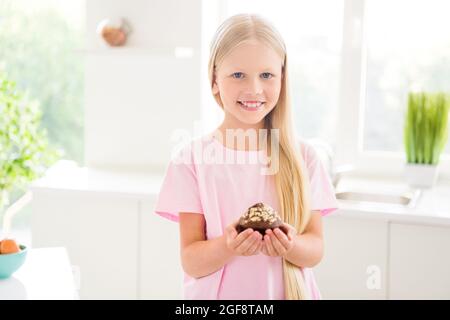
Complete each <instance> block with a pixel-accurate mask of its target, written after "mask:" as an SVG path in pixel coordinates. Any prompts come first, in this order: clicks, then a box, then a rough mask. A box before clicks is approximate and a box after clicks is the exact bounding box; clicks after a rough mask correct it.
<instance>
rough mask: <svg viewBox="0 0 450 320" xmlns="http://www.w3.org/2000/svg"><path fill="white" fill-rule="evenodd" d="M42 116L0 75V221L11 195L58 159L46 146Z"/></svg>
mask: <svg viewBox="0 0 450 320" xmlns="http://www.w3.org/2000/svg"><path fill="white" fill-rule="evenodd" d="M41 116H42V114H41V112H40V110H39V107H38V104H37V103H35V102H31V101H29V100H28V99H27V97H26V96H25V95H24V94H23V93H22V92H20V91H19V90H18V89H17V88H16V85H15V83H14V82H13V81H10V80H8V79H7V78H6V77H5V76H4V74H3V73H0V218H1V216H2V214H1V213H2V212H3V211H4V209H5V208H6V207H7V206H8V205H9V203H10V196H11V193H12V192H13V191H18V190H24V189H25V188H26V186H27V184H28V183H29V182H31V181H32V180H34V179H36V178H38V177H40V176H41V175H42V174H43V173H44V172H45V170H46V168H47V167H48V166H50V165H52V164H53V163H54V162H55V161H56V160H58V158H59V157H60V155H61V152H60V151H59V150H56V149H53V148H51V147H50V146H49V144H48V139H47V133H46V131H45V130H44V129H43V128H41V127H40V121H41ZM0 222H1V219H0Z"/></svg>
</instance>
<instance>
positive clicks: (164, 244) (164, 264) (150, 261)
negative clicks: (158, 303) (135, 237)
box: [139, 195, 183, 299]
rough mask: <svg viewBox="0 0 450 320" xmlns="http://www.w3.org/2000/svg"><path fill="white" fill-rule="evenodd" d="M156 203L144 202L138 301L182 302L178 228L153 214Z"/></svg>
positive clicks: (175, 224) (141, 219)
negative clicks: (161, 300) (171, 300)
mask: <svg viewBox="0 0 450 320" xmlns="http://www.w3.org/2000/svg"><path fill="white" fill-rule="evenodd" d="M155 201H156V195H155V196H154V199H145V200H143V201H141V203H142V206H141V215H140V228H139V230H140V231H139V232H140V239H141V241H140V262H139V265H140V275H141V277H140V281H139V297H140V298H141V299H182V298H183V292H182V289H183V269H182V267H181V261H180V245H179V226H178V223H174V222H172V221H169V220H167V219H164V218H162V217H160V216H158V215H156V214H155V213H154V212H153V210H154V205H155Z"/></svg>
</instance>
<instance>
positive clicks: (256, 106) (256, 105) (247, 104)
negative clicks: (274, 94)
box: [241, 102, 262, 108]
mask: <svg viewBox="0 0 450 320" xmlns="http://www.w3.org/2000/svg"><path fill="white" fill-rule="evenodd" d="M241 104H242V105H244V106H245V107H247V108H258V107H260V106H261V105H262V103H261V102H258V103H249V102H241Z"/></svg>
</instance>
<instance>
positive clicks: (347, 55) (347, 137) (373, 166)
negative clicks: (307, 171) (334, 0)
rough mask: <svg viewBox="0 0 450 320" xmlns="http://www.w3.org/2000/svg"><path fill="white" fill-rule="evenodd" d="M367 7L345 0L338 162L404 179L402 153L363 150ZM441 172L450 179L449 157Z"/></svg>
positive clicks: (360, 171) (361, 171) (441, 164)
mask: <svg viewBox="0 0 450 320" xmlns="http://www.w3.org/2000/svg"><path fill="white" fill-rule="evenodd" d="M365 8H366V0H344V19H343V21H344V26H343V35H342V52H341V66H340V82H339V97H340V99H339V104H338V110H339V111H338V117H339V121H337V125H336V131H337V132H336V136H337V139H336V141H337V142H336V146H335V148H336V160H335V163H336V164H337V165H342V164H353V166H354V168H355V169H354V170H355V173H356V174H361V175H367V176H389V177H392V178H401V177H402V176H403V171H404V170H403V169H404V166H405V164H406V155H405V154H404V153H403V152H389V151H367V150H366V151H364V148H363V143H364V130H363V129H364V121H365V118H364V114H365V112H364V111H365V107H366V103H365V99H366V92H367V89H366V72H367V39H366V33H365V28H364V26H365V17H366V15H365V13H366V12H365V10H366V9H365ZM346 114H351V115H352V117H346V116H345V115H346ZM355 119H356V120H357V121H354V120H355ZM439 172H440V175H441V178H444V179H450V155H447V154H442V155H441V157H440V162H439Z"/></svg>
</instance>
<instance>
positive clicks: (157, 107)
mask: <svg viewBox="0 0 450 320" xmlns="http://www.w3.org/2000/svg"><path fill="white" fill-rule="evenodd" d="M201 9H202V6H201V0H190V1H177V0H164V1H163V0H151V1H148V0H129V1H121V0H96V1H87V8H86V10H87V19H86V20H87V21H86V25H87V39H86V40H87V41H86V50H84V54H85V55H86V73H85V88H86V89H85V95H86V96H85V117H86V118H85V144H86V149H85V151H86V152H85V156H86V165H87V166H89V167H93V166H95V167H130V168H133V169H137V168H148V167H163V166H164V165H165V164H166V163H167V161H168V159H169V156H170V152H171V148H172V146H173V143H171V141H170V137H171V134H172V132H173V130H175V129H178V128H184V129H189V130H191V131H192V129H191V128H192V125H193V122H194V121H199V120H200V119H201V112H202V107H201V67H200V59H201V56H200V53H201ZM117 17H124V18H126V19H127V21H128V22H129V24H130V25H131V28H132V33H131V34H130V37H129V41H128V44H127V46H126V47H123V48H109V47H108V46H106V45H105V44H104V43H103V41H102V39H101V38H99V37H98V36H97V34H96V28H97V24H98V23H99V22H100V21H101V20H102V19H104V18H117ZM176 47H190V48H192V49H193V56H192V57H190V58H176V57H175V56H174V50H175V48H176Z"/></svg>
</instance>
